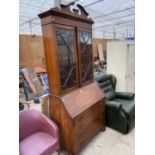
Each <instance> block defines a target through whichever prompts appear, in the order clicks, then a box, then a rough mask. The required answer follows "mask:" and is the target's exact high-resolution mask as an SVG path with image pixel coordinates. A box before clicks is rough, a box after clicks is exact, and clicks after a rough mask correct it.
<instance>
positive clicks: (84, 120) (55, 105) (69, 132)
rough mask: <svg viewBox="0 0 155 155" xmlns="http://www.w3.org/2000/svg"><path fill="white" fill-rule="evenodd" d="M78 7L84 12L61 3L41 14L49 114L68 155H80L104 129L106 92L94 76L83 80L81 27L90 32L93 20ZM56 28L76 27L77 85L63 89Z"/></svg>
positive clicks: (72, 28) (74, 28) (80, 7)
mask: <svg viewBox="0 0 155 155" xmlns="http://www.w3.org/2000/svg"><path fill="white" fill-rule="evenodd" d="M78 8H79V9H80V10H81V15H78V11H77V10H73V13H72V12H71V11H70V10H69V6H65V5H61V10H60V9H58V8H53V9H51V10H49V11H47V12H45V13H41V14H40V15H39V16H40V18H41V23H42V31H43V41H44V49H45V57H46V66H47V73H48V79H49V86H50V95H49V108H50V109H49V110H50V117H51V119H52V120H54V121H55V122H56V123H57V125H58V127H59V131H60V144H61V147H62V148H64V149H65V150H67V152H68V155H78V154H80V150H81V149H82V148H83V147H84V146H85V145H86V144H87V143H88V142H89V140H91V139H92V138H93V137H94V136H95V135H96V134H97V133H98V132H99V131H101V130H102V129H103V128H104V129H105V101H104V98H105V95H104V94H103V93H102V91H101V90H100V89H99V87H98V85H97V84H96V83H95V82H93V79H91V80H88V81H85V82H84V83H83V84H82V80H81V59H80V58H81V55H80V52H81V49H80V45H79V44H80V41H79V30H85V31H86V32H91V31H92V24H93V21H92V20H91V19H90V18H88V13H87V12H86V11H85V10H84V9H83V7H82V6H80V5H79V6H78ZM57 28H63V29H70V30H73V31H74V35H75V36H74V40H75V43H74V46H75V47H73V48H75V51H76V61H77V64H76V66H77V67H76V73H77V78H76V79H77V85H76V86H73V87H70V88H67V89H65V90H63V91H62V88H61V82H60V67H59V64H60V63H61V62H59V53H58V44H57V33H56V32H57V31H56V29H57ZM60 36H61V35H60ZM67 46H68V45H67ZM59 49H60V48H59ZM62 50H63V49H62ZM69 50H70V49H69ZM91 52H92V51H91ZM92 74H93V71H92Z"/></svg>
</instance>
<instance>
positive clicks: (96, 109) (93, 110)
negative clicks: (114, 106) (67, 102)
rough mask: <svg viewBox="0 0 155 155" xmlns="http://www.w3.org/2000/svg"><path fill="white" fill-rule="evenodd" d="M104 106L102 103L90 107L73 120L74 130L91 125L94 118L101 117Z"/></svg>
mask: <svg viewBox="0 0 155 155" xmlns="http://www.w3.org/2000/svg"><path fill="white" fill-rule="evenodd" d="M103 113H104V106H103V102H98V103H96V104H95V105H94V106H92V107H90V108H89V109H87V110H86V111H84V112H83V113H81V114H80V115H79V116H77V117H76V118H75V119H74V129H75V130H78V129H79V128H80V129H81V128H85V127H87V125H89V124H91V123H92V122H93V121H94V120H95V119H96V118H98V117H103Z"/></svg>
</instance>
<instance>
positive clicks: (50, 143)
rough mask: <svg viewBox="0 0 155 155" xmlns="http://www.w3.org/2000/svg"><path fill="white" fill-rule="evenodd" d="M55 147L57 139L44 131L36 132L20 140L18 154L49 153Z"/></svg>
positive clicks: (40, 154)
mask: <svg viewBox="0 0 155 155" xmlns="http://www.w3.org/2000/svg"><path fill="white" fill-rule="evenodd" d="M56 147H57V148H58V142H57V139H55V138H54V137H52V136H50V135H48V134H46V133H44V132H37V133H35V134H32V135H30V136H28V137H27V138H25V139H24V140H22V141H21V142H20V144H19V152H20V155H50V154H51V153H52V152H54V151H55V148H56Z"/></svg>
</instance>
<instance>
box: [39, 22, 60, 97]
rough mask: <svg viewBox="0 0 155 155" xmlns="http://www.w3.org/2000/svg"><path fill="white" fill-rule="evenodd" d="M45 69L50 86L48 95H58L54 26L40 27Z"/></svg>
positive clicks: (58, 82)
mask: <svg viewBox="0 0 155 155" xmlns="http://www.w3.org/2000/svg"><path fill="white" fill-rule="evenodd" d="M42 31H43V42H44V49H45V50H44V51H45V56H46V68H47V73H48V80H49V86H50V93H52V94H53V95H59V94H60V80H59V79H60V78H59V70H58V61H57V49H56V36H55V29H54V26H53V25H51V24H48V25H45V26H43V27H42Z"/></svg>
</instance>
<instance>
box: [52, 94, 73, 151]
mask: <svg viewBox="0 0 155 155" xmlns="http://www.w3.org/2000/svg"><path fill="white" fill-rule="evenodd" d="M49 99H50V114H51V118H52V120H54V121H55V122H56V123H57V125H58V127H59V131H60V132H59V133H60V145H61V147H62V148H64V149H66V150H68V151H69V152H71V151H72V146H73V142H72V119H71V117H70V116H69V115H68V113H67V111H66V109H65V107H64V106H63V104H62V103H61V101H60V99H59V98H57V97H54V96H51V95H50V98H49Z"/></svg>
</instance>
